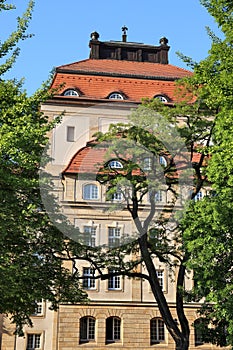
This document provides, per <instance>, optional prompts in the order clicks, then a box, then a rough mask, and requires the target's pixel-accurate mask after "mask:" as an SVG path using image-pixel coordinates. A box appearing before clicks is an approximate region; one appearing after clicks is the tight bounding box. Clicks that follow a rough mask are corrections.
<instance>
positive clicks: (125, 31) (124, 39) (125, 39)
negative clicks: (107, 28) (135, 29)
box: [121, 26, 128, 43]
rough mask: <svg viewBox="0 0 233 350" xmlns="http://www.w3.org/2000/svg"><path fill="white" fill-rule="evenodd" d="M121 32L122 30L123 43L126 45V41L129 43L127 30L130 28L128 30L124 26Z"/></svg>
mask: <svg viewBox="0 0 233 350" xmlns="http://www.w3.org/2000/svg"><path fill="white" fill-rule="evenodd" d="M121 30H122V32H123V34H122V41H123V42H124V43H126V41H127V30H128V28H127V27H126V26H124V27H122V28H121Z"/></svg>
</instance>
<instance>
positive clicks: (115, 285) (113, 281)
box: [108, 270, 121, 290]
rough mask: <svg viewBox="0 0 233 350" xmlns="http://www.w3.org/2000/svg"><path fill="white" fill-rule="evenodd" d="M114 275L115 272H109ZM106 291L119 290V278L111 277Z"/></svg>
mask: <svg viewBox="0 0 233 350" xmlns="http://www.w3.org/2000/svg"><path fill="white" fill-rule="evenodd" d="M111 272H112V273H114V272H115V270H109V273H111ZM108 289H109V290H119V289H121V278H120V276H111V277H109V279H108Z"/></svg>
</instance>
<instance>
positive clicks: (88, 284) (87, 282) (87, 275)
mask: <svg viewBox="0 0 233 350" xmlns="http://www.w3.org/2000/svg"><path fill="white" fill-rule="evenodd" d="M94 275H95V270H94V269H92V268H90V267H84V268H83V288H85V289H95V279H94V278H93V276H94Z"/></svg>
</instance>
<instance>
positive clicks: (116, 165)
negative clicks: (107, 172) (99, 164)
mask: <svg viewBox="0 0 233 350" xmlns="http://www.w3.org/2000/svg"><path fill="white" fill-rule="evenodd" d="M108 165H109V167H110V168H112V169H122V168H123V165H122V163H121V162H119V160H111V161H110V162H109V163H108Z"/></svg>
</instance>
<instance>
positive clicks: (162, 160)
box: [159, 156, 167, 167]
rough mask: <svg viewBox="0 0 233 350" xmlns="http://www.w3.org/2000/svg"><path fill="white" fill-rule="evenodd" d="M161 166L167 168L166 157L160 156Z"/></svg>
mask: <svg viewBox="0 0 233 350" xmlns="http://www.w3.org/2000/svg"><path fill="white" fill-rule="evenodd" d="M159 164H160V165H163V166H164V167H166V166H167V160H166V158H165V157H164V156H159Z"/></svg>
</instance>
